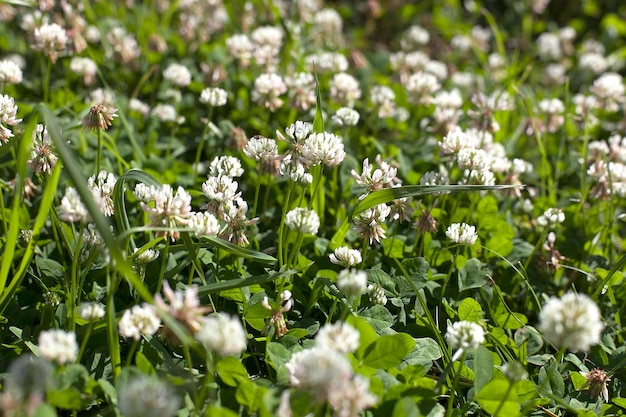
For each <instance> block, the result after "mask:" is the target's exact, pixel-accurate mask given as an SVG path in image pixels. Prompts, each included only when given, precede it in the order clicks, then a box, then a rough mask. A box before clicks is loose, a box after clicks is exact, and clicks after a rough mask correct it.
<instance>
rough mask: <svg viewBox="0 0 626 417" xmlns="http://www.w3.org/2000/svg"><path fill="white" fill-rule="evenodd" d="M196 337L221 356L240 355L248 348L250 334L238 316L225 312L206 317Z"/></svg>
mask: <svg viewBox="0 0 626 417" xmlns="http://www.w3.org/2000/svg"><path fill="white" fill-rule="evenodd" d="M195 338H196V340H197V341H198V342H200V343H201V344H202V345H203V346H204V347H205V348H206V349H208V350H211V351H213V352H216V353H217V354H219V355H220V356H227V355H239V354H240V353H241V352H242V351H244V350H245V349H246V344H247V341H248V335H247V334H246V331H245V330H244V328H243V326H242V325H241V321H239V319H238V318H236V317H231V316H229V315H228V314H225V313H219V314H217V315H213V316H209V317H206V318H204V319H203V320H202V328H201V329H200V330H199V331H198V333H196V335H195Z"/></svg>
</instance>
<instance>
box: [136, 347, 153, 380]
mask: <svg viewBox="0 0 626 417" xmlns="http://www.w3.org/2000/svg"><path fill="white" fill-rule="evenodd" d="M135 365H137V368H139V369H140V370H141V371H142V372H143V373H145V374H148V375H154V374H155V372H156V371H155V369H154V366H152V363H150V361H149V360H148V358H146V355H144V354H143V352H137V353H135Z"/></svg>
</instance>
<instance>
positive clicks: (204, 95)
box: [200, 87, 228, 107]
mask: <svg viewBox="0 0 626 417" xmlns="http://www.w3.org/2000/svg"><path fill="white" fill-rule="evenodd" d="M227 101H228V93H227V92H226V90H224V89H223V88H210V87H209V88H205V89H204V90H202V92H201V93H200V103H203V104H208V105H209V106H212V107H222V106H225V105H226V102H227Z"/></svg>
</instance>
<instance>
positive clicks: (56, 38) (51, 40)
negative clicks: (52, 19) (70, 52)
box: [33, 23, 68, 62]
mask: <svg viewBox="0 0 626 417" xmlns="http://www.w3.org/2000/svg"><path fill="white" fill-rule="evenodd" d="M33 38H34V40H35V44H34V45H33V48H34V49H36V50H38V51H42V52H43V53H44V54H45V55H47V56H48V57H49V58H50V60H51V61H52V62H55V61H56V59H57V56H58V53H59V52H60V51H63V50H65V46H66V45H67V40H68V39H67V32H66V31H65V29H63V28H62V27H61V26H59V25H58V24H56V23H50V24H47V23H44V24H42V25H41V26H39V27H36V28H35V31H34V33H33Z"/></svg>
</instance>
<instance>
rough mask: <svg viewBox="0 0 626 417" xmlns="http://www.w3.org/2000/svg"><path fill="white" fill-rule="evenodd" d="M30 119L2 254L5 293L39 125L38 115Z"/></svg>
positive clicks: (21, 141) (0, 280) (0, 269)
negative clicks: (35, 135) (36, 129)
mask: <svg viewBox="0 0 626 417" xmlns="http://www.w3.org/2000/svg"><path fill="white" fill-rule="evenodd" d="M29 118H30V120H29V121H28V124H27V127H26V130H25V131H24V134H23V135H22V136H21V138H20V139H19V141H18V143H17V160H16V162H15V163H16V169H17V176H16V177H15V179H16V181H15V188H14V190H15V191H14V195H13V204H12V206H11V217H10V219H9V230H8V231H7V235H6V241H5V242H6V243H5V246H4V252H3V254H2V263H1V264H0V291H3V290H4V287H5V286H6V284H7V279H8V277H9V270H10V269H11V266H12V265H13V261H14V259H13V257H14V255H15V244H16V243H17V236H18V234H19V225H20V222H19V216H20V210H19V209H20V206H21V205H22V194H23V191H24V179H25V178H26V164H27V163H26V161H27V159H28V155H29V153H30V146H31V143H32V138H33V132H34V131H35V128H36V125H37V117H36V115H31V116H30V117H29ZM3 215H4V213H3Z"/></svg>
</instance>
